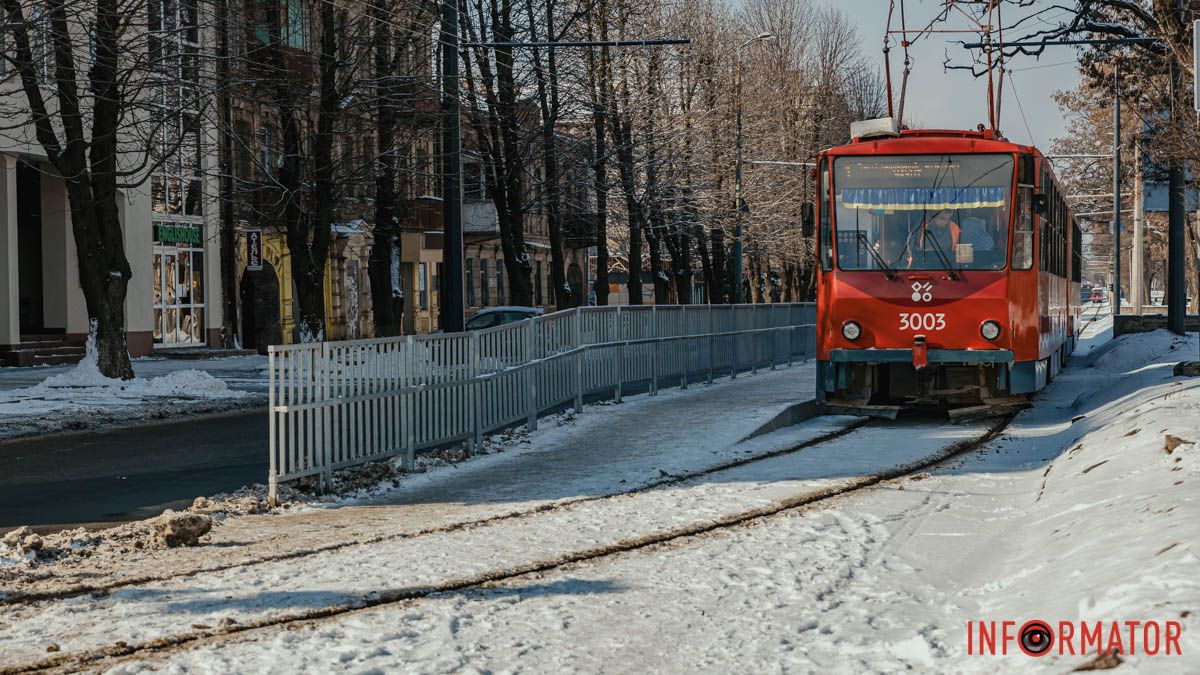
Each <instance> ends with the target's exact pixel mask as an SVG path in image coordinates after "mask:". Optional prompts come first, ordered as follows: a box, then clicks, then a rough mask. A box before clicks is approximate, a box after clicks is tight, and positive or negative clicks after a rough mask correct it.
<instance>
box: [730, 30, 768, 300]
mask: <svg viewBox="0 0 1200 675" xmlns="http://www.w3.org/2000/svg"><path fill="white" fill-rule="evenodd" d="M774 37H775V36H774V35H772V34H770V33H759V34H758V35H755V36H754V37H752V38H750V39H749V40H746V41H745V42H743V43H742V44H740V45H738V48H737V50H736V51H735V52H734V78H733V80H734V84H733V104H734V111H735V114H734V116H735V118H736V122H735V124H734V126H735V129H736V131H735V140H734V162H733V186H734V188H733V189H734V200H733V208H734V211H735V212H736V215H735V218H736V220H735V221H734V227H733V275H732V276H733V302H734V303H735V304H737V303H741V301H742V216H743V214H744V213H745V212H746V200H744V199H742V50H743V49H745V48H746V47H749V46H750V45H752V44H754V43H756V42H763V41H766V40H770V39H772V38H774Z"/></svg>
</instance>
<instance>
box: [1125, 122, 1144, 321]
mask: <svg viewBox="0 0 1200 675" xmlns="http://www.w3.org/2000/svg"><path fill="white" fill-rule="evenodd" d="M1133 176H1134V186H1133V249H1132V250H1131V252H1130V254H1129V295H1130V298H1129V299H1130V301H1131V302H1132V304H1133V313H1134V314H1141V313H1142V301H1143V299H1144V298H1145V296H1146V289H1145V288H1144V287H1143V279H1144V278H1145V276H1146V267H1145V265H1146V261H1145V256H1146V246H1145V229H1146V194H1145V188H1144V184H1143V182H1142V181H1143V180H1144V176H1143V175H1142V147H1141V143H1140V141H1139V142H1138V143H1136V144H1135V145H1134V147H1133Z"/></svg>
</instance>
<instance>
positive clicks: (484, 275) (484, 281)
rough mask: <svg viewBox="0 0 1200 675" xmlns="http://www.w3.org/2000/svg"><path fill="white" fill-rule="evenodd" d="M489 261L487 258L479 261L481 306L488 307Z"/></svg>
mask: <svg viewBox="0 0 1200 675" xmlns="http://www.w3.org/2000/svg"><path fill="white" fill-rule="evenodd" d="M489 281H490V279H488V261H487V258H480V259H479V306H480V307H487V306H488V304H489V300H488V282H489Z"/></svg>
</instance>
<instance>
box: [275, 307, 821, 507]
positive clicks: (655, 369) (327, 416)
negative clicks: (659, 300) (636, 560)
mask: <svg viewBox="0 0 1200 675" xmlns="http://www.w3.org/2000/svg"><path fill="white" fill-rule="evenodd" d="M814 318H815V306H814V305H812V304H809V303H802V304H799V303H798V304H773V305H674V306H657V307H654V306H652V307H628V306H627V307H620V306H617V307H584V308H577V309H570V310H564V311H561V312H555V313H553V314H547V315H545V316H540V317H536V318H534V319H530V320H526V321H521V322H519V323H513V324H508V325H505V326H497V327H495V328H489V329H485V330H480V331H472V332H467V333H450V334H441V335H416V336H414V335H408V336H403V337H395V338H379V339H372V340H352V341H345V342H322V343H309V344H298V345H272V346H271V347H270V349H269V353H270V355H269V359H270V394H269V395H270V408H269V414H270V416H271V418H270V477H269V484H270V495H271V499H272V501H274V499H275V496H276V489H277V486H278V484H279V483H280V482H285V481H289V480H294V479H297V478H301V477H304V476H314V475H315V476H318V480H319V481H320V482H322V483H323V484H328V481H329V480H330V479H331V477H332V472H333V471H334V470H335V469H340V468H343V467H347V466H352V465H355V464H362V463H366V462H370V461H373V460H379V459H383V458H386V457H390V456H393V455H398V454H401V453H403V455H404V460H405V463H406V465H407V466H408V467H410V468H411V466H412V462H413V455H414V453H415V452H416V451H417V450H420V449H422V448H429V447H435V446H439V445H443V444H447V443H454V442H460V441H467V442H468V443H469V445H470V447H471V448H472V450H473V449H474V447H475V444H476V443H478V442H479V441H480V439H481V437H482V436H483V434H486V433H489V432H492V431H495V430H498V429H502V428H504V427H506V426H510V425H513V424H516V423H519V422H521V421H524V422H525V423H526V424H528V425H529V427H530V428H536V427H537V418H538V415H539V414H540V413H542V412H544V411H548V410H552V409H555V408H558V407H562V406H565V405H568V404H570V405H574V407H575V408H576V410H580V409H581V408H582V406H583V401H584V398H585V397H586V398H589V399H594V398H597V397H599V398H613V399H616V400H617V401H620V399H621V395H622V391H623V390H625V391H628V390H629V388H630V387H638V388H639V389H643V388H644V389H647V390H648V391H649V392H650V393H651V394H653V393H656V392H657V390H658V388H659V387H660V386H670V385H677V386H682V387H687V386H688V384H689V383H690V382H696V381H699V380H704V381H709V382H711V381H712V379H713V377H715V376H717V375H728V376H730V377H736V375H737V373H738V372H739V371H745V370H751V371H753V370H755V369H757V368H768V367H769V368H774V367H775V366H776V365H780V364H784V363H787V364H790V363H791V362H792V361H793V360H796V359H802V360H807V358H808V357H809V355H810V354H812V351H813V345H814V332H813V321H814ZM598 395H599V396H598Z"/></svg>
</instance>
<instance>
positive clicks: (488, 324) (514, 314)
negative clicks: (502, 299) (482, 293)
mask: <svg viewBox="0 0 1200 675" xmlns="http://www.w3.org/2000/svg"><path fill="white" fill-rule="evenodd" d="M544 313H545V310H544V309H542V308H541V307H507V306H502V307H484V308H483V309H481V310H479V311H478V312H476V313H475V314H474V316H472V317H471V318H470V319H467V324H466V328H467V330H483V329H484V328H492V327H493V326H503V325H505V324H509V323H516V322H518V321H524V320H525V319H532V318H533V317H535V316H541V315H542V314H544Z"/></svg>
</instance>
